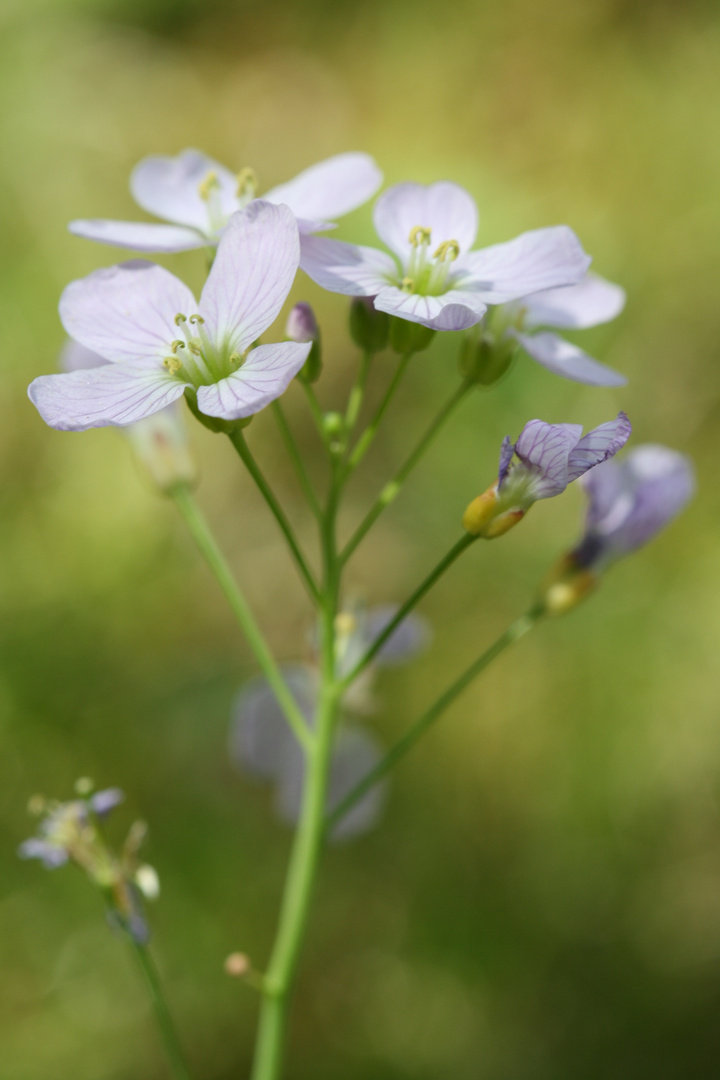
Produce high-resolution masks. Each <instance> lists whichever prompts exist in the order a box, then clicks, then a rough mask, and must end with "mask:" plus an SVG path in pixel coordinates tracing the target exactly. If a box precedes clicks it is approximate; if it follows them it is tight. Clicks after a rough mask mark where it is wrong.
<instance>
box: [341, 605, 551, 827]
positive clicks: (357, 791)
mask: <svg viewBox="0 0 720 1080" xmlns="http://www.w3.org/2000/svg"><path fill="white" fill-rule="evenodd" d="M544 613H545V606H544V604H542V603H538V604H536V605H535V606H534V607H532V608H530V610H529V611H528V612H527V613H526V614H525V615H521V617H520V618H519V619H516V620H515V622H514V623H511V625H510V626H509V627H508V628H507V630H506V631H505V633H504V634H501V635H500V637H499V638H498V639H497V640H496V641H494V642H493V644H492V645H491V646H490V648H489V649H486V651H485V652H484V653H483V654H482V656H479V657H478V659H477V660H475V661H474V662H473V663H472V664H471V665H470V667H468V668H466V669H465V671H463V673H462V675H460V676H458V678H457V679H456V680H455V682H453V683H451V684H450V686H449V687H448V688H447V690H445V691H444V693H442V694H441V695H440V697H439V698H437V700H436V701H435V702H433V704H432V705H431V706H430V708H429V709H428V710H427V711H426V712H424V713H423V714H422V716H420V717H419V719H417V720H416V721H415V723H414V724H413V725H412V727H410V728H409V729H408V730H407V731H406V732H405V734H404V735H403V736H402V738H400V739H398V741H397V742H396V743H395V745H394V746H393V747H391V749H390V750H389V751H388V753H387V754H386V755H385V757H384V758H383V759H382V761H380V762H378V764H377V765H376V766H375V768H374V769H371V770H370V772H369V773H368V774H367V776H365V777H364V778H363V779H362V780H361V781H360V783H359V784H357V785H356V786H355V787H354V788H353V789H352V791H350V792H349V793H348V794H347V795H346V796H345V798H344V799H343V801H342V802H341V803H340V805H339V806H337V807H336V808H335V809H334V810H333V812H332V814H330V815H329V816H328V820H327V830H328V832H330V831H331V830H332V829H333V828H334V827H335V826H336V825H337V823H338V822H339V821H340V820H341V819H342V818H343V817H345V814H347V812H348V810H350V808H351V807H352V806H354V805H355V803H356V802H357V801H358V799H361V798H362V797H363V795H364V794H365V793H366V792H367V791H369V790H370V788H372V787H374V786H375V784H377V782H378V780H381V779H382V778H383V776H385V774H386V773H388V772H389V771H390V769H392V768H393V766H394V765H397V763H398V761H400V759H401V758H403V757H405V755H406V754H407V753H408V751H409V750H411V749H412V747H413V746H414V745H415V743H416V742H417V741H418V739H419V738H421V736H422V735H424V734H425V732H426V731H427V730H428V728H429V727H431V725H432V724H434V723H435V721H436V720H438V719H439V718H440V717H441V716H442V714H443V713H444V712H445V710H446V709H448V708H449V707H450V705H452V703H453V701H455V698H457V697H458V696H459V695H460V694H461V693H462V692H463V690H464V689H465V688H466V687H467V686H469V684H470V683H471V682H472V681H473V679H476V678H477V676H478V675H480V674H481V672H483V671H484V670H485V668H486V667H488V665H489V664H491V663H492V661H493V660H495V659H496V658H497V657H498V656H500V654H501V653H502V652H504V651H505V649H507V648H508V646H509V645H512V644H513V642H515V641H518V640H519V639H520V638H521V637H524V636H525V634H527V633H528V631H529V630H532V628H533V626H534V625H535V623H536V622H537V621H538V619H540V618H541V616H542V615H543V614H544Z"/></svg>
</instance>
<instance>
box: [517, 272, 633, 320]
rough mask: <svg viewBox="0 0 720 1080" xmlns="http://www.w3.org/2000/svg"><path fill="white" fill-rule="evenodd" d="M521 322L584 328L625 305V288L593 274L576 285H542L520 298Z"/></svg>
mask: <svg viewBox="0 0 720 1080" xmlns="http://www.w3.org/2000/svg"><path fill="white" fill-rule="evenodd" d="M522 306H523V307H524V308H525V312H526V314H525V323H524V325H525V326H526V327H528V328H530V329H532V328H533V327H536V326H555V327H557V328H558V329H564V330H571V329H572V330H585V329H587V328H588V327H590V326H598V325H599V324H600V323H605V322H609V321H610V319H614V318H615V317H616V316H617V315H619V314H620V312H621V311H622V309H623V308H624V307H625V290H624V289H622V288H621V287H620V286H619V285H614V284H613V283H612V282H611V281H606V280H605V278H601V277H599V276H598V275H597V274H586V275H585V277H584V278H583V279H582V281H579V282H578V283H577V285H568V286H565V287H564V288H560V289H544V290H543V291H542V292H537V293H533V294H532V295H531V296H527V297H525V298H524V300H523V302H522Z"/></svg>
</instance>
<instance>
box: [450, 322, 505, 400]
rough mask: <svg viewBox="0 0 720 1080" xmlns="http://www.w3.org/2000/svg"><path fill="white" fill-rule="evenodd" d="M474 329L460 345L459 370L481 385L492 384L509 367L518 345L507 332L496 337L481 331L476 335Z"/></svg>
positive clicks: (467, 377)
mask: <svg viewBox="0 0 720 1080" xmlns="http://www.w3.org/2000/svg"><path fill="white" fill-rule="evenodd" d="M474 330H475V328H474V327H473V330H471V331H469V332H468V334H467V335H466V336H465V338H464V339H463V341H462V344H461V346H460V372H461V374H462V375H463V376H464V378H466V379H472V381H473V382H476V383H479V384H480V385H481V386H492V384H493V383H496V382H498V381H499V380H500V379H501V378H502V377H503V375H504V374H505V373H506V371H507V370H508V368H509V367H510V364H511V363H512V361H513V358H514V356H515V353H516V352H517V348H518V345H517V342H516V341H515V338H513V337H510V335H509V334H506V335H504V336H502V337H500V338H497V337H495V335H494V334H488V333H484V332H482V331H481V332H480V335H479V336H478V334H477V332H473V331H474Z"/></svg>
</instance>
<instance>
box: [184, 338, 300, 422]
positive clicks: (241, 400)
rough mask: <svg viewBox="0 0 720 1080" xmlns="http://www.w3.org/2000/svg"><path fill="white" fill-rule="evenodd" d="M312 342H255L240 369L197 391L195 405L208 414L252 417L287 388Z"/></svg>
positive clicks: (224, 417)
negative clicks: (271, 343)
mask: <svg viewBox="0 0 720 1080" xmlns="http://www.w3.org/2000/svg"><path fill="white" fill-rule="evenodd" d="M311 348H312V342H311V341H309V342H307V344H305V345H299V344H297V343H296V342H294V341H281V342H278V343H277V344H275V345H258V347H257V348H256V349H252V350H251V352H250V353H249V354H248V358H247V360H246V361H245V363H244V364H243V366H242V367H241V368H238V370H237V371H234V372H233V373H232V375H228V377H227V378H226V379H221V380H220V382H218V383H212V384H211V385H210V386H201V387H200V388H199V389H198V392H197V400H198V408H199V409H200V411H201V412H204V413H205V414H206V415H207V416H219V417H220V418H221V419H223V420H240V419H242V418H243V417H245V416H254V414H255V413H256V412H260V410H261V409H264V408H265V406H266V405H269V404H270V402H271V401H274V400H275V398H278V397H280V395H281V394H282V393H283V392H284V391H285V390H286V388H287V387H288V385H289V384H290V382H291V381H292V380H293V378H294V377H295V376H296V375H297V373H298V371H299V370H300V368H301V367H302V366H303V364H304V363H305V361H306V360H307V358H308V354H309V352H310V349H311Z"/></svg>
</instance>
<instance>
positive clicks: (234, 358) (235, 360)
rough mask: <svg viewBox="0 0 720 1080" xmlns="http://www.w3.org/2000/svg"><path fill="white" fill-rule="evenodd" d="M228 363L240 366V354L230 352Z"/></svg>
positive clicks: (235, 366)
mask: <svg viewBox="0 0 720 1080" xmlns="http://www.w3.org/2000/svg"><path fill="white" fill-rule="evenodd" d="M230 364H231V365H232V367H234V368H237V367H240V365H241V364H242V356H241V355H240V353H237V352H234V353H230Z"/></svg>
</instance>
